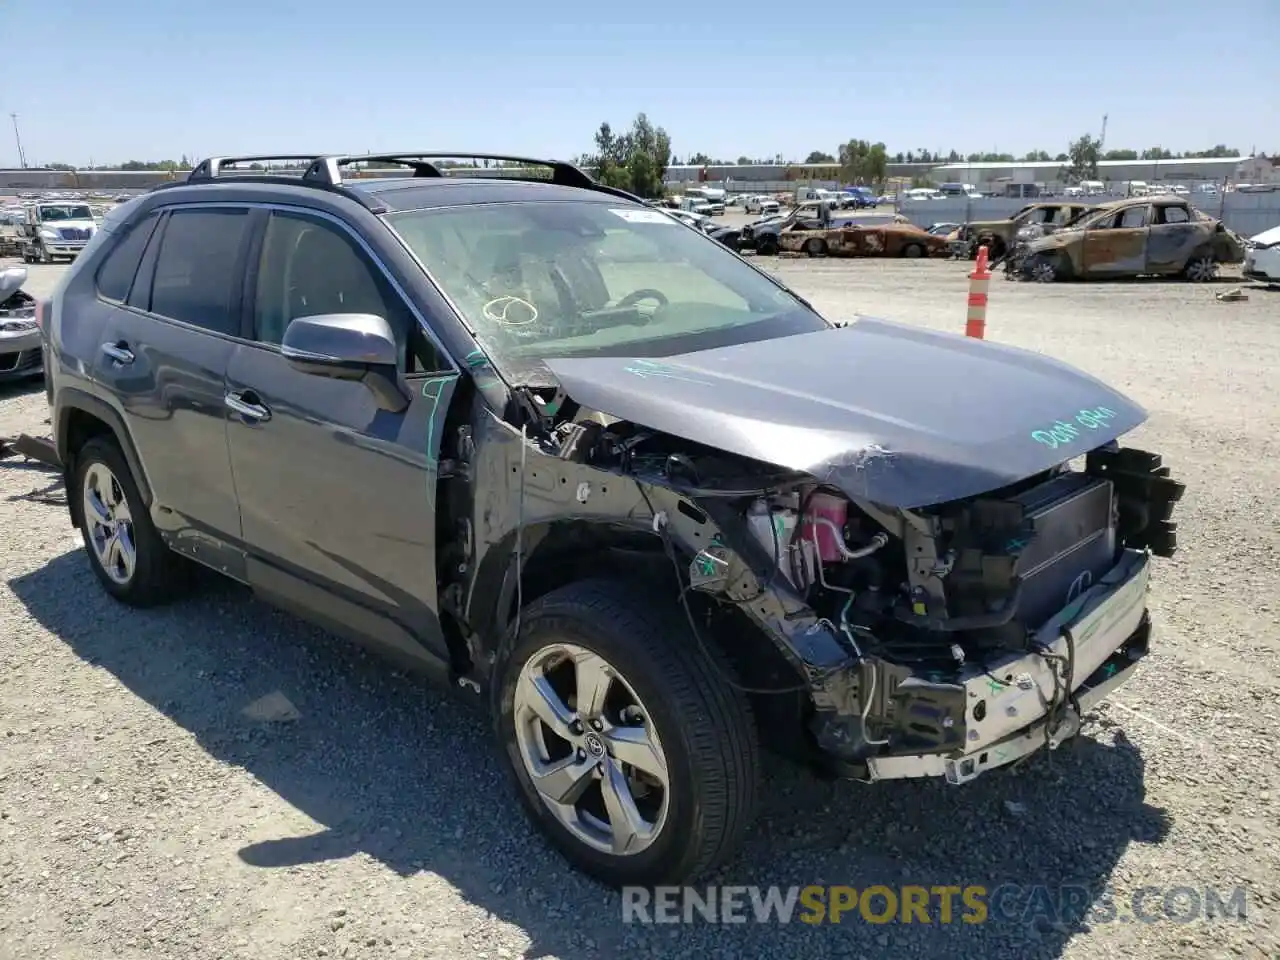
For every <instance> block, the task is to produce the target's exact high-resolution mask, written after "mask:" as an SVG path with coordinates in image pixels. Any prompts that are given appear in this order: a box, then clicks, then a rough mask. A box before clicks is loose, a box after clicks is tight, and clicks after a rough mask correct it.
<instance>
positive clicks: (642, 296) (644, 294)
mask: <svg viewBox="0 0 1280 960" xmlns="http://www.w3.org/2000/svg"><path fill="white" fill-rule="evenodd" d="M641 300H657V301H658V306H660V307H665V306H666V305H667V304H668V303H670V302H671V301H670V300H668V299H667V297H666V294H664V293H663V292H662V291H661V290H654V289H652V288H650V287H645V288H644V289H642V290H636V291H635V292H633V293H628V294H627V295H626V296H625V297H623V298H622V299H621V300H619V301H618V302H617V303H616V304H615V306H616V307H618V308H622V307H634V306H635V305H636V304H637V303H639V302H640V301H641Z"/></svg>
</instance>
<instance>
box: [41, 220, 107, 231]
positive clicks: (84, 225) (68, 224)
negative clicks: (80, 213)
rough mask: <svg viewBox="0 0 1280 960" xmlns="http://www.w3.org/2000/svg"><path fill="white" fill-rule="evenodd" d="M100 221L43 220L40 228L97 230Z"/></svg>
mask: <svg viewBox="0 0 1280 960" xmlns="http://www.w3.org/2000/svg"><path fill="white" fill-rule="evenodd" d="M97 226H98V222H97V221H96V220H42V221H40V228H41V229H42V230H66V229H69V228H75V229H77V230H95V229H97Z"/></svg>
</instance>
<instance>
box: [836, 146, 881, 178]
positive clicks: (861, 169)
mask: <svg viewBox="0 0 1280 960" xmlns="http://www.w3.org/2000/svg"><path fill="white" fill-rule="evenodd" d="M888 165H889V157H888V155H887V154H886V153H885V152H884V144H883V143H869V142H868V141H866V140H850V141H849V142H848V143H844V144H841V145H840V177H841V179H843V180H844V181H845V182H846V183H865V184H872V183H883V182H884V178H885V172H886V168H887V167H888Z"/></svg>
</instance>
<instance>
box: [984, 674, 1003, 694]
mask: <svg viewBox="0 0 1280 960" xmlns="http://www.w3.org/2000/svg"><path fill="white" fill-rule="evenodd" d="M1005 686H1006V684H1003V683H1001V682H1000V681H999V680H997V679H995V678H994V677H987V693H990V694H997V693H1004V688H1005Z"/></svg>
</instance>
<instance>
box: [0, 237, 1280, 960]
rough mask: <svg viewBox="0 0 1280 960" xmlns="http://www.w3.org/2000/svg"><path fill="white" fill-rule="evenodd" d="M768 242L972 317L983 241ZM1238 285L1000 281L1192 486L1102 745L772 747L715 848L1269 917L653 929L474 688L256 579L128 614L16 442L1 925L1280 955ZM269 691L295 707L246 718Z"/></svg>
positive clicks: (160, 942)
mask: <svg viewBox="0 0 1280 960" xmlns="http://www.w3.org/2000/svg"><path fill="white" fill-rule="evenodd" d="M58 269H60V268H33V269H32V280H31V283H30V285H29V288H30V289H31V290H32V292H34V293H37V294H38V293H41V292H46V291H47V290H48V289H50V288H51V286H52V284H53V283H54V282H55V281H56V277H57V271H58ZM769 269H773V270H776V271H777V272H778V273H779V274H781V275H782V276H784V277H786V278H787V280H788V281H790V282H791V283H793V284H794V285H795V287H796V288H797V289H798V290H799V291H800V292H802V293H803V294H804V295H806V296H808V297H810V298H811V299H812V300H813V301H814V302H815V303H816V304H817V305H818V306H819V308H821V309H823V310H824V311H826V312H828V313H829V314H830V315H832V316H849V315H853V314H856V313H862V314H868V315H875V316H883V317H890V318H896V319H903V320H908V321H912V322H918V323H921V324H926V325H929V326H935V327H939V328H945V329H951V330H956V331H959V330H962V329H963V325H964V310H965V307H964V304H965V299H964V294H965V280H964V274H965V272H966V270H965V268H964V267H963V266H962V265H958V264H955V263H947V262H906V261H860V262H852V263H850V262H839V261H808V260H775V261H773V262H772V263H771V264H770V266H769ZM1215 289H1222V288H1221V287H1217V288H1214V287H1191V286H1187V285H1184V284H1178V283H1156V282H1138V283H1126V284H1107V285H1087V286H1086V285H1062V286H1041V285H1030V284H1015V283H1006V282H1004V281H1002V280H999V279H997V280H995V281H993V283H992V305H991V309H990V314H989V318H988V323H989V325H988V333H989V335H990V337H991V338H992V339H996V340H1001V341H1007V342H1011V343H1016V344H1020V345H1023V346H1026V347H1030V348H1032V349H1036V350H1041V351H1044V352H1047V353H1050V354H1053V355H1055V356H1058V357H1061V358H1062V359H1065V360H1067V361H1070V362H1073V363H1075V364H1078V365H1079V366H1081V367H1083V368H1084V369H1086V370H1088V371H1090V372H1092V373H1094V374H1097V375H1098V376H1100V377H1102V378H1104V379H1106V380H1108V381H1110V382H1111V383H1113V384H1115V385H1117V386H1119V387H1121V388H1123V389H1126V390H1127V391H1129V392H1130V393H1132V394H1133V395H1134V396H1135V397H1136V398H1137V399H1139V400H1140V401H1141V402H1143V403H1144V404H1145V405H1146V406H1147V407H1148V408H1149V409H1150V411H1151V414H1152V416H1151V420H1150V422H1149V423H1148V424H1147V425H1145V426H1144V427H1143V428H1142V429H1141V432H1140V436H1139V437H1137V438H1136V439H1137V440H1138V441H1139V442H1140V443H1141V444H1142V445H1145V446H1147V447H1149V448H1151V449H1155V450H1159V451H1161V452H1162V453H1163V454H1164V455H1165V459H1166V463H1167V464H1169V465H1170V466H1172V467H1173V468H1174V470H1175V473H1176V475H1177V476H1178V477H1180V478H1181V479H1183V480H1184V481H1186V483H1187V484H1188V487H1189V489H1188V493H1187V496H1186V498H1185V500H1184V501H1183V503H1182V505H1181V509H1180V512H1179V514H1178V519H1179V520H1180V521H1181V541H1182V552H1181V553H1180V554H1179V555H1178V557H1177V558H1175V559H1173V560H1169V561H1161V562H1159V563H1158V565H1157V573H1156V580H1155V584H1154V587H1153V593H1152V604H1153V607H1154V610H1155V613H1156V615H1157V616H1158V618H1159V620H1158V630H1159V633H1158V638H1157V643H1156V644H1155V649H1154V653H1153V654H1152V656H1151V658H1150V659H1149V661H1148V665H1147V667H1146V668H1145V670H1144V671H1143V672H1142V673H1141V674H1140V677H1139V679H1138V680H1137V681H1135V682H1134V683H1132V684H1130V685H1129V686H1128V687H1126V688H1124V689H1123V690H1122V691H1121V692H1120V694H1119V695H1118V696H1117V697H1116V699H1115V700H1114V701H1113V702H1111V703H1109V704H1107V705H1104V706H1103V707H1102V708H1100V709H1099V710H1098V711H1097V712H1096V713H1095V715H1094V716H1093V718H1092V719H1091V721H1090V724H1089V726H1088V727H1087V728H1086V735H1085V736H1083V737H1081V738H1080V739H1079V740H1077V741H1076V743H1075V745H1074V747H1073V748H1071V749H1064V750H1062V751H1059V752H1058V753H1056V754H1054V755H1052V757H1044V756H1040V757H1036V758H1034V759H1033V761H1032V762H1030V763H1028V764H1027V765H1026V766H1025V767H1023V768H1021V769H1020V770H1019V771H1017V772H1016V773H999V772H998V773H995V774H992V775H990V776H988V777H985V778H983V779H980V780H978V781H977V782H975V783H973V784H970V785H968V786H966V787H963V788H945V787H943V786H941V785H938V784H935V783H931V782H930V783H909V782H908V783H901V784H882V785H879V786H876V787H867V786H862V785H858V784H851V783H839V784H828V783H819V782H816V781H814V780H813V779H811V778H809V777H808V776H807V775H804V774H801V773H797V772H796V771H794V770H792V769H790V768H789V767H786V766H785V765H781V764H778V765H776V766H775V767H774V768H771V769H770V772H769V781H770V782H769V784H768V789H767V791H766V807H765V809H764V810H763V812H762V815H761V817H760V819H759V821H758V825H757V827H756V829H755V830H754V832H753V833H752V835H751V837H750V839H749V842H748V843H747V844H746V845H745V847H744V849H743V850H742V852H741V854H740V856H738V857H737V858H736V859H735V860H734V861H733V862H732V863H731V864H729V865H728V866H727V867H726V868H725V869H724V871H723V874H722V876H721V877H720V878H719V879H720V880H721V882H725V883H734V884H771V883H776V884H808V883H829V884H852V885H854V886H857V887H859V888H861V887H864V886H867V885H870V884H878V883H883V884H889V885H891V886H892V885H898V884H913V883H914V884H924V885H948V884H982V885H985V886H987V887H989V888H994V887H996V886H997V885H999V884H1001V883H1016V884H1021V885H1032V884H1058V883H1082V884H1089V885H1104V884H1106V885H1110V886H1111V887H1113V888H1114V890H1115V894H1114V897H1115V900H1116V901H1117V902H1119V903H1121V904H1123V903H1126V902H1127V901H1128V899H1129V898H1130V897H1131V896H1132V895H1133V894H1134V892H1135V891H1137V890H1138V889H1140V888H1142V887H1144V886H1149V885H1150V886H1156V885H1158V886H1162V887H1169V886H1172V885H1187V886H1191V887H1194V888H1198V889H1201V890H1203V889H1204V888H1205V887H1215V888H1220V889H1222V888H1230V887H1233V886H1235V885H1237V884H1239V885H1243V886H1245V887H1246V888H1247V890H1248V905H1249V917H1248V921H1247V922H1244V923H1242V922H1239V921H1232V920H1219V921H1217V922H1192V923H1178V922H1173V921H1168V920H1166V921H1162V922H1157V923H1127V924H1122V923H1110V924H1108V923H1101V922H1095V923H1092V924H1089V923H1085V924H1080V923H1059V924H1054V923H1050V922H1046V921H1044V920H1040V921H1038V922H1035V923H1031V924H1014V923H989V924H986V925H982V926H966V925H960V924H955V925H951V926H942V925H933V926H925V925H922V924H905V925H897V924H894V925H888V926H879V925H872V924H868V923H865V922H863V921H861V920H857V919H852V920H851V919H848V918H846V922H844V923H842V924H840V925H838V926H832V925H828V926H822V927H810V926H804V925H801V924H798V923H792V924H790V925H785V926H784V925H778V924H773V925H769V926H758V925H754V924H748V925H744V926H729V927H710V926H708V925H706V924H698V925H694V926H680V927H671V926H667V927H639V926H634V925H630V926H624V925H623V924H622V922H621V908H620V899H619V898H618V897H617V896H615V895H613V894H611V893H608V892H606V891H604V890H602V889H601V888H599V887H597V886H595V885H594V884H592V883H591V882H589V881H587V880H584V879H583V878H581V877H580V876H577V875H575V874H573V873H571V872H570V871H569V870H567V869H566V868H565V867H564V865H563V864H562V862H561V861H560V860H558V859H557V858H556V857H555V856H554V855H552V854H550V853H549V852H548V851H547V849H546V847H544V845H543V843H542V842H541V841H540V840H539V839H538V838H537V837H536V836H535V835H534V834H533V833H532V832H531V830H530V828H529V827H528V826H526V823H525V821H524V819H523V818H522V817H521V816H520V815H519V814H518V811H517V808H516V805H515V803H514V800H513V799H511V798H510V795H509V794H508V792H507V789H506V786H505V782H504V780H503V776H502V772H501V770H500V769H499V767H498V764H497V762H496V760H495V755H494V753H493V752H492V751H491V749H490V744H489V737H488V734H487V731H486V728H485V726H484V724H483V722H482V719H481V717H480V716H479V715H478V714H477V713H475V712H474V709H473V708H470V707H467V706H463V705H461V704H459V703H457V702H455V701H454V700H452V699H450V698H448V697H447V696H442V695H441V694H439V693H438V692H437V691H436V690H435V689H433V688H431V687H430V686H428V685H427V684H426V683H425V682H422V681H419V680H416V679H411V678H406V677H403V676H400V675H397V674H395V673H392V672H390V671H389V670H388V669H387V668H386V667H385V666H384V665H383V664H381V663H380V662H378V661H376V660H372V659H369V658H366V657H364V656H363V655H362V654H360V653H359V652H356V651H354V650H353V649H352V648H349V647H347V646H345V645H343V644H342V643H340V642H339V641H336V640H331V639H330V638H328V637H327V636H326V635H325V634H323V633H321V632H319V631H316V630H313V629H311V628H309V627H307V626H304V625H301V624H299V623H298V622H296V621H294V620H292V619H290V618H289V617H287V616H284V615H282V614H279V613H276V612H274V611H272V610H270V609H269V608H267V607H265V606H263V605H262V604H259V603H257V602H255V601H253V600H252V599H251V598H249V597H248V596H247V595H246V594H245V593H244V592H243V591H242V590H241V589H239V588H237V587H235V586H232V585H228V584H222V583H217V582H210V583H208V584H207V585H205V586H203V587H202V588H201V590H200V591H198V594H197V595H196V596H195V597H194V598H192V599H190V600H188V601H184V602H183V603H181V604H179V605H177V606H174V607H171V608H169V609H165V610H160V611H155V612H148V613H135V612H129V611H126V610H125V609H123V608H122V607H120V606H117V605H115V604H113V603H112V602H111V601H109V600H108V599H107V598H106V597H105V595H104V594H103V593H102V591H101V590H100V589H99V588H98V587H97V585H96V583H95V582H94V581H93V578H92V575H91V574H90V572H89V569H88V565H87V562H86V560H85V559H84V557H83V556H82V554H81V552H80V550H79V547H78V540H77V539H76V537H75V535H74V532H73V531H72V529H71V528H70V526H69V524H68V521H67V518H66V513H65V508H64V507H63V506H62V505H60V502H59V497H60V493H61V491H60V488H59V486H58V485H57V484H56V483H55V482H54V480H53V478H52V476H51V475H50V474H49V473H47V472H46V471H44V470H42V469H39V468H36V467H34V465H28V466H24V465H22V464H20V463H13V462H10V461H6V462H5V463H4V465H0V524H2V525H3V529H4V531H5V535H4V536H3V538H0V567H2V569H3V581H4V582H3V584H0V840H2V841H3V844H2V845H0V957H15V958H17V957H21V958H28V957H56V958H59V960H79V958H85V960H103V958H107V957H112V958H117V957H119V958H124V957H175V958H179V957H180V958H183V960H196V958H219V960H224V958H241V957H243V958H270V960H274V958H303V957H320V956H331V957H337V956H349V957H371V958H373V957H413V958H442V960H444V958H453V957H477V958H490V960H492V958H515V957H522V956H524V957H559V958H573V960H577V958H588V957H597V956H599V957H606V956H621V955H625V956H660V957H698V958H707V960H711V958H754V957H773V956H778V957H781V956H806V957H814V958H820V957H828V956H830V957H878V956H894V957H903V956H913V957H915V956H918V957H921V958H927V957H942V956H957V957H958V956H970V957H985V958H992V960H999V958H1010V960H1013V958H1019V960H1021V958H1026V957H1041V956H1043V957H1058V956H1062V957H1068V958H1095V957H1143V958H1146V957H1175V956H1179V957H1186V956H1213V957H1230V958H1235V957H1258V958H1261V957H1276V956H1278V955H1280V952H1278V951H1280V929H1278V927H1277V919H1276V918H1277V911H1278V910H1280V882H1278V881H1280V842H1278V840H1277V836H1278V830H1280V828H1278V827H1277V813H1278V812H1280V762H1278V761H1277V754H1276V751H1275V747H1274V743H1275V740H1274V732H1275V730H1276V729H1277V726H1278V725H1280V707H1278V706H1277V694H1278V693H1280V656H1278V648H1280V601H1277V600H1276V599H1275V598H1276V597H1277V596H1280V506H1278V501H1277V490H1280V481H1278V479H1277V477H1278V476H1280V442H1277V439H1276V438H1277V436H1280V405H1278V404H1277V402H1276V399H1275V394H1274V393H1273V392H1272V391H1273V389H1274V387H1273V384H1274V375H1275V373H1276V371H1280V293H1268V292H1266V291H1262V290H1251V291H1250V293H1251V299H1250V300H1249V302H1247V303H1232V304H1227V303H1219V302H1216V301H1215V300H1214V297H1213V294H1214V292H1215ZM908 374H909V371H904V375H908ZM928 387H929V385H928V384H927V383H922V384H921V385H920V388H921V389H928ZM959 400H960V398H957V402H959ZM45 415H46V408H45V404H44V396H43V393H42V392H41V391H40V390H39V388H38V387H35V388H26V389H12V388H8V389H0V434H6V433H15V432H18V431H22V430H25V431H31V432H42V431H43V430H44V429H45V427H44V424H43V420H44V417H45ZM273 693H278V694H283V696H284V697H286V698H287V701H288V702H289V703H290V704H292V705H293V706H294V707H295V708H296V711H297V714H298V715H297V717H296V719H293V720H292V721H290V722H260V721H255V720H250V719H247V718H246V717H245V716H244V715H243V714H242V711H243V710H244V709H245V707H246V706H248V705H249V704H251V703H254V702H255V701H258V700H259V698H262V697H264V696H266V695H269V694H273ZM269 704H270V702H269V701H268V705H269ZM1151 902H1155V903H1158V902H1159V901H1158V898H1156V899H1154V900H1153V901H1151Z"/></svg>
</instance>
